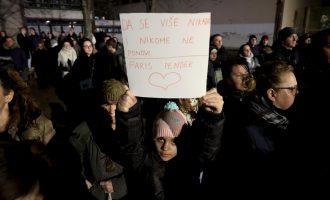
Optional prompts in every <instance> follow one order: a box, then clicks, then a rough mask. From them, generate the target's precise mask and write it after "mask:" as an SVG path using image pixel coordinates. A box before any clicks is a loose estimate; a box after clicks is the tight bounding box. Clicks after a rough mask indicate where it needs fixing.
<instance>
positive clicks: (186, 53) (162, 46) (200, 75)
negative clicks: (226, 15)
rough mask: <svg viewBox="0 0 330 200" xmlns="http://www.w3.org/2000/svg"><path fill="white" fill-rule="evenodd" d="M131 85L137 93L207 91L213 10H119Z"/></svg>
mask: <svg viewBox="0 0 330 200" xmlns="http://www.w3.org/2000/svg"><path fill="white" fill-rule="evenodd" d="M120 22H121V29H122V36H123V44H124V49H125V59H126V67H127V75H128V80H129V85H130V89H131V90H132V91H133V92H134V93H135V95H137V96H142V97H156V98H193V97H201V96H203V95H205V93H206V79H207V68H208V50H209V37H210V24H211V18H210V13H197V14H191V13H190V14H176V13H132V14H120Z"/></svg>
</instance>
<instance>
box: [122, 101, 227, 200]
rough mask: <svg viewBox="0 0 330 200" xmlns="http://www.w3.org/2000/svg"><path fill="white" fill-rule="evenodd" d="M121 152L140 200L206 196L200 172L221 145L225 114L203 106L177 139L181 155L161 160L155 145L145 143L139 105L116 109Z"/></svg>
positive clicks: (131, 189) (130, 188)
mask: <svg viewBox="0 0 330 200" xmlns="http://www.w3.org/2000/svg"><path fill="white" fill-rule="evenodd" d="M116 117H117V119H118V121H117V122H118V124H117V125H118V131H119V132H120V134H122V142H121V144H122V147H121V149H122V153H123V156H124V157H125V158H126V159H125V161H124V167H125V169H126V172H127V174H125V175H126V176H127V178H128V179H127V181H128V191H129V195H130V197H133V198H137V199H151V200H153V199H162V200H164V199H171V200H173V199H199V198H201V199H203V198H202V197H201V195H202V194H201V188H200V181H201V180H200V175H201V172H203V170H204V169H206V166H207V165H208V164H209V163H210V162H212V161H213V159H214V158H215V155H216V154H217V153H218V150H219V148H220V141H221V136H222V128H223V121H224V119H223V115H222V114H213V113H208V112H206V111H204V109H201V110H200V111H199V113H198V118H197V119H196V121H194V123H193V125H192V127H184V128H183V130H182V131H181V134H180V136H179V137H177V138H176V141H175V142H176V146H177V149H178V155H177V156H176V157H174V158H173V159H171V160H170V161H168V162H164V161H162V160H161V159H160V158H159V156H158V154H157V153H156V150H155V149H154V147H150V146H145V144H144V142H143V141H144V133H143V131H142V126H143V125H142V121H141V117H140V108H139V105H138V104H136V105H135V106H133V107H132V108H131V110H130V111H129V112H128V113H122V112H119V111H117V113H116Z"/></svg>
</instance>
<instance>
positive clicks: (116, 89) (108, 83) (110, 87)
mask: <svg viewBox="0 0 330 200" xmlns="http://www.w3.org/2000/svg"><path fill="white" fill-rule="evenodd" d="M126 90H127V89H126V87H125V85H124V84H123V83H122V82H120V81H117V80H115V79H109V80H105V81H103V84H102V94H103V102H113V101H115V102H117V101H119V99H120V97H121V96H122V95H123V94H125V92H126Z"/></svg>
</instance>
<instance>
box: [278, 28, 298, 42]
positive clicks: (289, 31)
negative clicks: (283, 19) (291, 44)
mask: <svg viewBox="0 0 330 200" xmlns="http://www.w3.org/2000/svg"><path fill="white" fill-rule="evenodd" d="M292 34H297V32H296V30H295V29H294V28H292V27H285V28H283V29H281V30H280V32H279V33H278V40H279V41H284V40H285V39H286V38H288V37H290V36H291V35H292Z"/></svg>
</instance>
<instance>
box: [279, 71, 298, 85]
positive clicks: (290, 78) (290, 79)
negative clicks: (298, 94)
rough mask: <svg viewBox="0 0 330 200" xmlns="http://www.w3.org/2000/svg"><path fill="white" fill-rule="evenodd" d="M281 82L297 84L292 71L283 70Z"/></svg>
mask: <svg viewBox="0 0 330 200" xmlns="http://www.w3.org/2000/svg"><path fill="white" fill-rule="evenodd" d="M281 82H282V84H289V85H297V79H296V77H295V75H294V73H293V72H285V73H282V75H281Z"/></svg>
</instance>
